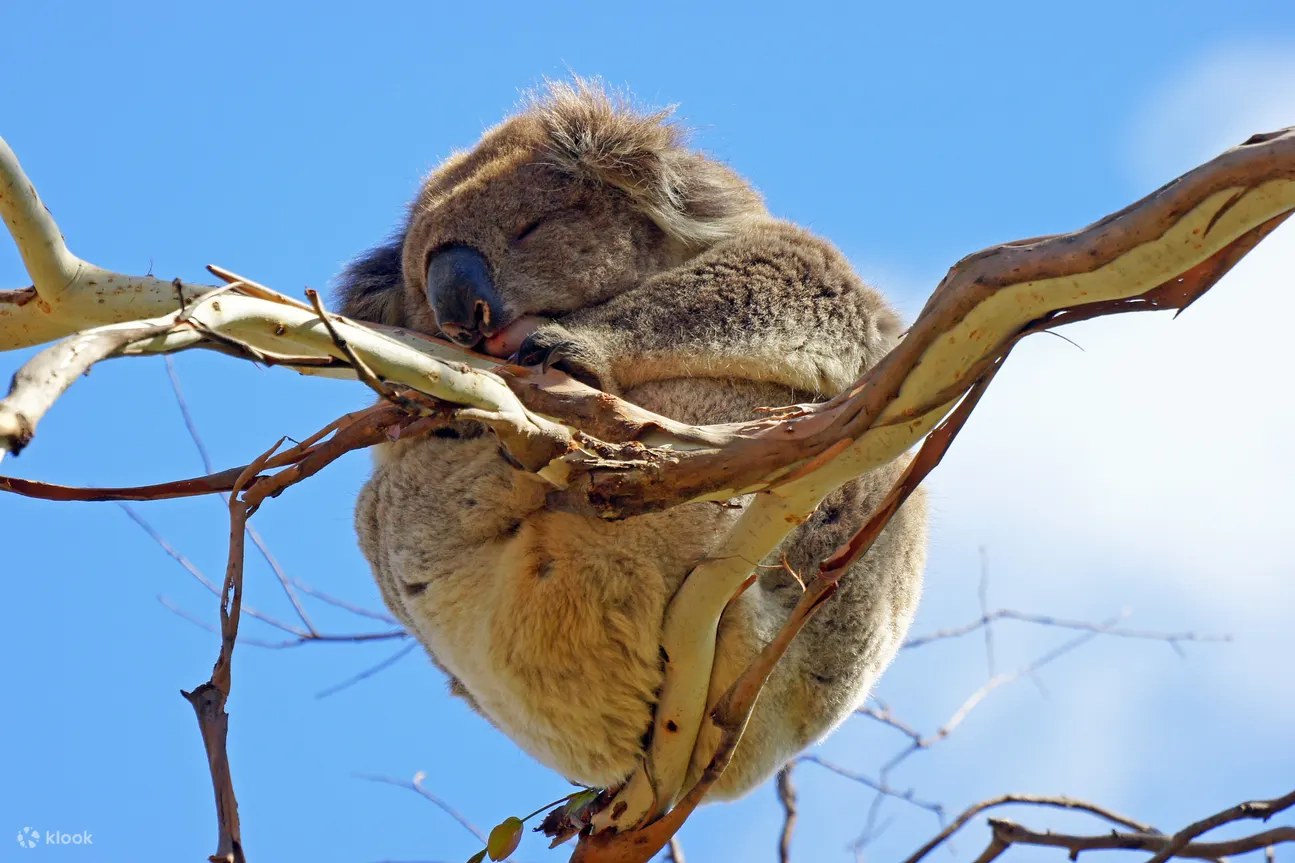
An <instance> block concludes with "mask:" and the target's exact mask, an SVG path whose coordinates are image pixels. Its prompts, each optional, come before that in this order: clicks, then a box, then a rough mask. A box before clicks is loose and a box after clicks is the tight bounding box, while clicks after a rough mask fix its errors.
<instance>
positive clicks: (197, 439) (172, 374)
mask: <svg viewBox="0 0 1295 863" xmlns="http://www.w3.org/2000/svg"><path fill="white" fill-rule="evenodd" d="M162 361H163V362H164V363H165V364H166V376H167V379H168V380H169V381H170V383H171V393H172V395H174V396H175V404H176V407H178V408H179V409H180V417H181V418H182V419H183V420H184V427H185V430H186V431H187V432H188V433H189V440H191V441H192V442H193V446H194V449H196V450H197V451H198V458H199V459H201V461H202V469H203V470H205V471H206V472H207V473H208V474H212V473H215V471H216V467H215V465H214V464H213V463H212V460H211V455H210V454H209V453H208V452H207V445H206V443H204V442H203V439H202V435H201V433H199V431H198V423H197V421H196V420H195V419H194V418H193V412H192V411H190V410H189V402H188V400H187V399H186V398H185V397H184V388H183V387H182V386H181V385H180V374H179V372H178V371H177V370H176V368H175V360H174V359H172V357H171V355H170V354H167V355H165V356H163V357H162ZM247 538H248V539H250V540H251V541H252V545H254V546H256V550H257V551H259V552H260V553H261V558H262V559H263V560H264V561H265V562H266V564H267V565H268V566H269V567H270V571H271V572H273V573H274V577H275V578H276V579H278V581H279V586H280V587H281V588H283V593H284V595H285V596H287V598H288V602H290V603H292V608H293V610H294V611H296V612H297V618H298V619H299V620H300V621H301V623H302V625H303V626H304V627H306V630H307V631H308V632H311V633H313V632H315V624H314V623H313V622H312V621H311V619H310V615H309V614H307V613H306V609H305V606H303V605H302V604H301V598H300V597H299V596H297V592H296V591H295V590H294V589H293V586H292V584H291V583H290V581H289V579H288V574H287V573H286V572H284V571H283V567H282V566H281V565H280V564H279V561H278V558H276V557H275V556H274V554H272V553H271V551H270V547H269V545H267V544H266V542H265V539H264V538H263V537H262V536H261V532H260V531H258V530H257V529H256V527H255V526H254V525H253V524H252V523H251V522H249V523H248V525H247Z"/></svg>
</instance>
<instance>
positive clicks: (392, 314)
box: [337, 232, 406, 327]
mask: <svg viewBox="0 0 1295 863" xmlns="http://www.w3.org/2000/svg"><path fill="white" fill-rule="evenodd" d="M404 242H405V237H404V232H401V234H400V235H399V236H397V237H395V238H393V239H392V240H391V241H390V242H388V243H387V244H385V245H382V246H378V247H377V248H375V249H370V250H369V251H367V252H365V253H364V254H363V255H361V256H360V257H358V258H356V259H355V260H354V261H351V263H349V264H347V265H346V269H344V270H342V273H341V275H339V276H338V277H337V298H338V300H339V301H340V306H341V308H340V309H339V311H341V313H342V314H344V315H346V316H347V317H348V318H354V319H356V320H357V321H372V322H374V323H378V324H388V325H390V326H393V327H402V326H404V325H405V321H406V316H405V275H404V268H403V267H402V266H401V249H402V248H403V246H404Z"/></svg>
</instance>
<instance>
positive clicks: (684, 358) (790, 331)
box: [530, 219, 900, 396]
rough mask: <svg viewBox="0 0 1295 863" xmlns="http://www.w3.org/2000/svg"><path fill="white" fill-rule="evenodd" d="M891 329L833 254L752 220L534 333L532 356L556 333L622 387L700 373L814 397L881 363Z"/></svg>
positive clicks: (779, 226) (810, 239)
mask: <svg viewBox="0 0 1295 863" xmlns="http://www.w3.org/2000/svg"><path fill="white" fill-rule="evenodd" d="M899 329H900V324H899V318H898V317H897V316H896V314H895V313H894V312H893V311H892V310H891V309H890V307H889V306H888V305H887V304H886V302H885V300H883V299H882V298H881V296H880V295H879V294H877V293H876V292H875V291H873V290H872V289H871V288H869V287H868V286H867V285H865V284H864V283H863V282H862V281H861V280H860V279H859V277H858V276H857V275H855V273H854V271H853V270H852V269H851V267H850V265H849V263H848V262H847V261H846V260H845V257H844V256H843V255H842V254H841V253H840V252H839V251H837V250H836V249H835V248H833V247H832V246H831V245H829V244H828V243H826V242H825V241H823V240H821V239H819V238H817V237H815V236H813V235H812V234H809V233H808V232H806V231H804V230H802V229H800V228H798V227H796V226H794V225H791V224H788V223H785V222H778V221H775V220H773V219H762V220H759V221H756V222H752V223H748V225H747V226H746V227H744V228H743V229H742V230H741V231H740V232H739V233H737V234H736V235H735V236H733V237H732V238H730V239H728V240H725V241H723V242H720V243H718V244H716V245H714V246H712V247H710V248H709V249H707V250H706V251H704V252H702V253H700V254H698V255H696V256H695V257H693V258H691V259H690V260H688V261H687V262H685V263H683V264H682V265H680V266H677V267H674V268H672V269H669V270H666V271H664V272H662V273H660V274H658V275H655V276H653V277H651V278H649V279H647V280H645V281H644V282H643V283H642V284H640V285H638V286H636V287H634V288H633V289H631V290H629V291H626V292H624V293H621V294H619V295H617V296H615V297H613V298H611V299H609V300H607V301H606V302H604V303H601V304H599V305H596V306H591V307H588V308H585V309H580V310H577V311H575V312H572V313H570V314H568V315H564V316H563V317H561V318H560V319H559V323H558V324H557V325H556V326H553V327H551V328H548V331H547V332H546V331H545V329H541V330H540V331H538V332H537V333H536V334H535V335H534V337H533V338H532V345H531V346H530V347H531V349H532V350H531V353H530V355H531V356H532V357H534V356H536V354H537V353H541V354H542V353H543V352H544V351H545V350H546V349H551V348H553V347H556V346H557V345H558V343H559V342H561V341H562V340H563V338H564V336H566V337H568V338H569V339H570V341H571V342H572V344H570V345H569V346H563V347H562V348H561V351H562V352H563V353H566V352H567V351H571V352H573V353H574V357H573V359H574V360H575V361H576V362H575V363H574V364H575V365H577V366H581V365H583V366H584V367H585V368H587V369H588V370H590V371H592V372H594V373H595V374H596V376H597V377H598V378H600V379H602V380H601V382H602V383H603V384H604V385H605V386H606V388H611V389H613V390H619V391H622V392H623V391H624V390H627V389H630V388H632V387H635V386H638V385H641V384H644V383H649V382H651V381H656V380H669V379H674V378H683V377H690V378H695V377H707V378H721V379H729V380H732V379H740V380H747V381H757V382H762V383H772V384H778V385H782V386H788V387H792V388H793V389H796V390H799V391H801V392H805V393H809V394H812V395H816V396H823V395H831V394H834V393H837V392H840V391H841V390H843V389H845V388H846V387H847V386H849V385H850V384H851V383H852V382H854V381H855V380H856V379H857V378H858V377H859V375H860V374H861V373H862V372H863V370H864V369H866V368H868V367H870V366H872V365H874V364H875V363H876V362H877V361H878V360H879V359H881V357H882V356H884V355H885V353H886V351H888V350H889V349H890V347H891V345H892V344H893V343H894V341H895V339H896V337H897V336H898V334H899ZM563 330H565V331H566V332H565V333H564V332H563ZM545 342H547V343H548V344H547V345H546V344H545ZM559 365H561V363H559Z"/></svg>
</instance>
